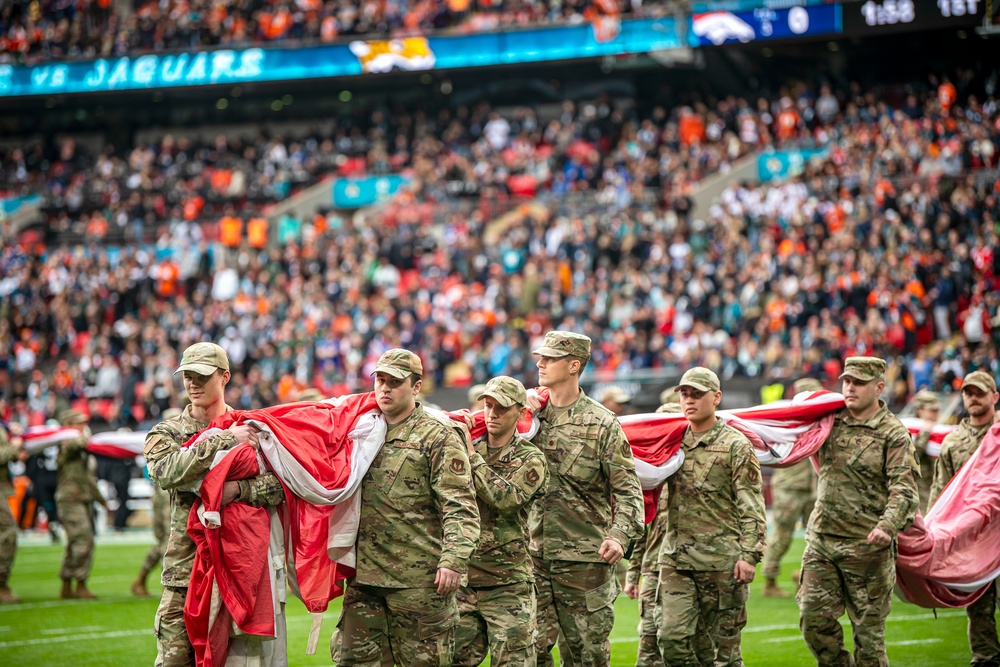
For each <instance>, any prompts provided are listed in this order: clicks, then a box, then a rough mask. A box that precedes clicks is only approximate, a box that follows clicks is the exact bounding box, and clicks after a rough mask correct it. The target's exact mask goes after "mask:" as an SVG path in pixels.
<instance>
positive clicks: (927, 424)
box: [913, 389, 941, 514]
mask: <svg viewBox="0 0 1000 667" xmlns="http://www.w3.org/2000/svg"><path fill="white" fill-rule="evenodd" d="M913 402H914V404H915V405H916V407H917V418H919V419H923V420H924V424H923V426H922V427H921V428H920V433H918V434H917V435H916V436H914V438H913V446H914V449H915V450H916V457H917V464H918V465H919V466H920V480H919V481H918V482H917V491H918V492H919V494H920V506H919V507H918V509H919V510H920V511H921V512H923V513H924V514H926V513H927V510H929V509H930V508H931V505H930V497H931V485H932V484H933V483H934V463H935V462H936V461H937V459H935V458H934V457H932V456H931V455H930V454H928V453H927V445H928V444H929V443H930V441H931V429H932V428H934V425H935V424H936V423H937V420H938V413H939V412H940V411H941V401H940V400H939V399H938V397H937V394H935V393H934V392H933V391H928V390H926V389H921V390H920V391H918V392H917V395H916V396H914V397H913Z"/></svg>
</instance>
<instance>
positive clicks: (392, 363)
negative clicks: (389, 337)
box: [372, 347, 424, 378]
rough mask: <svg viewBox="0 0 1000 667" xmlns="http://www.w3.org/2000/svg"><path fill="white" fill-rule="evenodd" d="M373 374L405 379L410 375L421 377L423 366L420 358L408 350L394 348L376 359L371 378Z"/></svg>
mask: <svg viewBox="0 0 1000 667" xmlns="http://www.w3.org/2000/svg"><path fill="white" fill-rule="evenodd" d="M375 373H385V374H387V375H391V376H392V377H394V378H405V377H409V376H410V374H411V373H415V374H416V375H423V374H424V366H423V364H421V363H420V357H418V356H417V355H415V354H413V353H412V352H410V351H409V350H404V349H402V348H399V347H394V348H393V349H391V350H386V351H385V352H383V353H382V356H381V357H379V358H378V363H377V364H375V370H374V371H372V376H374V375H375Z"/></svg>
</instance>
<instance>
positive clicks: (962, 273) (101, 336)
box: [0, 87, 1000, 425]
mask: <svg viewBox="0 0 1000 667" xmlns="http://www.w3.org/2000/svg"><path fill="white" fill-rule="evenodd" d="M946 107H947V108H946ZM390 117H393V116H392V115H391V114H384V113H382V112H377V111H376V112H373V113H372V114H371V115H370V117H369V121H370V122H369V124H368V126H367V127H366V128H365V130H364V131H362V130H361V129H360V128H358V129H356V130H355V129H352V130H349V131H342V130H338V131H337V134H336V136H331V137H315V138H313V139H311V140H305V141H302V142H288V143H287V144H286V142H283V141H282V140H280V139H277V138H268V137H263V138H261V139H260V140H259V141H258V142H252V143H249V144H246V145H244V144H238V143H235V142H232V143H230V142H227V141H226V140H224V139H221V138H220V139H217V140H216V142H215V144H214V145H211V146H200V147H196V146H195V145H194V144H193V143H188V142H187V141H186V140H185V139H184V138H178V139H174V138H172V137H164V139H163V140H162V141H161V142H160V144H159V146H157V147H152V146H146V145H139V146H136V147H134V148H132V149H131V150H129V151H128V152H127V153H126V154H125V156H124V157H122V158H118V157H115V156H114V155H113V154H112V151H110V150H109V152H108V153H109V154H105V155H101V156H98V157H97V158H96V160H94V159H91V158H89V157H85V156H82V155H79V154H76V153H74V152H73V150H72V146H69V147H67V145H66V144H65V143H64V144H63V146H61V147H60V158H66V156H67V155H68V156H69V157H68V158H67V159H61V160H46V159H45V156H44V155H43V154H42V152H41V151H39V152H37V156H38V159H37V160H36V161H35V162H33V163H32V166H31V167H30V168H29V167H28V166H24V168H20V167H18V165H17V163H16V161H13V160H8V159H5V160H4V161H3V164H4V166H5V167H8V168H5V170H4V174H3V180H4V183H5V185H8V186H9V185H10V184H11V183H12V179H13V180H14V181H17V179H21V182H22V183H23V184H30V185H31V186H32V187H38V186H40V185H42V184H45V185H46V186H49V187H51V190H52V192H53V193H54V194H53V195H52V196H53V197H63V198H64V199H63V200H62V201H68V200H67V199H65V198H66V197H67V196H68V193H69V192H70V190H72V186H69V187H62V188H60V183H63V182H65V183H69V184H71V183H73V182H77V183H79V186H80V187H81V188H82V187H84V186H86V187H89V188H90V193H88V194H97V195H100V196H101V197H103V198H99V199H98V202H99V204H100V206H101V208H95V207H91V209H90V211H89V212H81V213H79V214H76V213H74V212H73V210H72V207H70V211H69V212H68V213H64V216H65V217H64V218H63V221H62V223H61V224H63V225H67V226H69V228H71V229H77V230H80V229H82V230H84V231H85V233H88V232H87V231H86V230H89V229H91V228H92V227H93V225H92V224H87V221H90V222H91V223H92V222H93V220H94V218H95V217H96V216H100V217H101V218H102V219H104V220H105V224H106V222H107V220H114V221H117V224H119V225H126V226H127V227H129V228H131V227H132V226H133V225H134V226H135V228H136V229H138V230H140V233H143V232H142V231H141V230H146V229H155V230H157V231H156V238H155V240H154V242H153V243H148V242H147V243H140V242H139V239H138V236H136V237H135V238H133V239H132V240H131V242H129V243H126V244H124V245H123V246H121V247H117V246H115V247H111V246H108V245H103V244H101V243H100V242H99V241H100V239H101V236H100V234H96V233H95V234H89V238H87V241H88V242H87V243H86V244H84V245H78V246H58V245H55V246H52V247H48V248H44V249H43V250H44V251H43V252H41V253H36V248H35V247H33V246H32V247H26V246H20V245H18V244H17V243H14V242H13V241H14V239H13V238H11V237H10V236H9V234H10V232H9V230H6V231H5V235H7V236H5V239H4V240H5V242H4V244H3V251H2V254H0V273H2V275H3V276H4V279H3V281H2V282H0V295H2V299H3V300H2V307H3V313H2V315H3V317H2V319H0V372H2V373H3V374H4V375H5V380H6V379H8V378H12V379H13V384H12V385H11V384H8V386H12V387H13V392H12V393H10V394H8V395H5V396H4V397H3V400H4V405H3V406H0V407H2V411H0V416H2V417H3V418H4V419H13V420H15V421H22V422H24V423H28V422H31V423H38V422H40V421H43V420H44V419H45V418H46V417H51V416H53V415H55V414H56V413H57V411H58V410H59V409H60V408H62V407H66V406H67V405H68V404H72V403H74V401H78V400H81V399H86V400H88V401H91V402H92V403H93V405H92V406H91V408H92V409H96V411H97V412H98V413H99V414H101V415H102V417H103V418H105V419H107V420H108V421H109V422H110V423H111V424H112V425H133V424H135V423H137V422H143V421H146V420H150V419H153V420H155V419H156V418H157V417H158V415H159V414H160V413H162V411H163V410H166V409H167V408H168V407H169V406H171V405H176V399H177V395H178V392H179V391H180V387H179V385H178V384H177V383H176V380H175V379H174V378H172V377H171V375H170V372H169V369H171V368H174V367H175V366H176V362H177V359H176V355H177V352H176V351H177V350H181V349H184V347H185V346H187V345H189V344H191V343H193V342H196V341H198V340H203V339H212V340H218V341H220V343H221V344H222V346H223V347H224V348H226V349H227V351H228V352H229V354H230V357H231V358H232V360H233V362H234V366H235V374H236V379H237V380H238V381H236V382H233V383H231V385H230V387H232V388H233V389H231V390H230V391H231V393H232V395H231V396H230V397H229V400H230V404H231V405H234V406H236V407H241V408H250V407H257V406H261V405H268V404H272V403H275V402H277V401H284V400H289V399H290V398H292V397H294V395H295V394H296V392H297V391H300V390H302V389H303V388H305V387H315V388H317V389H319V390H320V391H321V392H323V393H326V394H328V395H330V394H334V393H340V392H345V391H354V390H358V389H360V388H362V387H363V386H366V385H367V379H366V378H367V377H368V374H369V372H370V371H371V367H372V364H373V363H374V361H375V360H376V359H377V358H378V357H379V355H380V354H381V353H382V352H384V351H385V350H386V349H389V348H390V347H392V346H393V345H395V344H399V343H402V344H404V345H405V346H407V347H408V348H409V349H413V350H415V351H417V352H419V354H420V355H421V357H422V358H423V360H424V363H425V368H426V378H427V384H428V385H430V387H428V388H431V387H433V386H435V385H441V384H450V385H458V386H461V385H463V384H465V383H471V382H478V381H482V380H483V379H486V378H488V377H493V376H496V375H499V374H508V375H512V376H515V377H519V378H522V379H524V380H525V381H526V383H528V384H529V385H530V384H531V383H533V382H534V380H535V377H534V373H535V369H534V367H533V365H532V362H531V356H530V350H531V349H532V348H533V346H535V345H536V343H537V341H538V339H539V337H540V336H541V335H542V334H543V333H544V332H545V331H546V330H547V329H549V328H566V329H569V330H576V331H580V332H582V333H585V334H587V335H589V336H590V337H591V338H592V339H593V340H594V352H593V359H592V360H591V365H592V367H593V368H596V369H601V370H610V371H619V372H623V373H624V372H627V371H628V370H630V369H635V368H659V367H688V366H692V365H703V366H706V367H709V368H712V369H713V370H716V371H718V372H719V374H720V375H721V376H722V377H725V378H728V377H732V376H734V375H743V376H750V377H762V378H768V379H774V380H775V381H781V380H784V379H794V377H796V376H798V375H801V374H810V375H814V376H816V377H819V378H820V379H823V380H826V381H831V380H833V379H834V378H836V377H837V375H838V374H839V372H840V368H839V360H841V359H843V358H844V357H845V356H848V355H851V354H862V355H863V354H877V355H883V356H884V357H886V358H889V359H890V360H895V361H896V362H897V363H890V367H889V374H888V377H889V380H890V382H889V385H888V386H889V387H890V390H891V394H892V396H893V397H894V398H896V399H898V400H902V399H905V397H906V396H907V395H909V394H911V393H912V392H915V391H916V390H918V389H920V388H921V387H925V386H929V387H933V388H936V389H947V388H950V387H951V386H952V384H953V382H954V381H955V379H956V378H960V377H962V376H963V375H964V374H965V373H967V372H969V371H971V370H976V369H985V370H988V371H990V372H992V373H994V374H997V373H998V372H1000V359H998V354H997V350H998V343H1000V327H998V325H1000V319H998V317H1000V297H998V293H997V289H996V288H997V284H996V279H997V276H998V275H1000V257H997V256H996V254H995V253H994V248H995V247H996V246H997V229H996V223H997V220H998V216H1000V202H998V189H1000V185H998V183H1000V181H998V180H997V177H996V172H995V171H990V169H995V167H996V156H995V153H994V146H996V143H997V140H998V132H1000V126H998V110H997V105H996V99H995V98H994V97H987V98H985V99H984V100H983V101H982V102H980V101H978V100H977V99H976V98H975V97H974V96H971V95H970V96H968V97H963V99H962V102H961V103H960V104H959V103H955V104H950V103H949V104H947V105H946V106H942V102H941V100H939V99H938V97H937V96H936V95H934V94H933V91H932V93H930V94H927V95H924V96H918V95H917V94H916V93H914V94H912V95H909V96H906V97H905V98H901V99H900V100H899V103H898V104H897V105H890V103H889V101H888V100H887V99H885V98H880V97H878V96H877V95H876V94H875V93H874V92H864V91H859V90H852V91H849V92H847V93H846V94H843V95H833V94H832V93H831V91H829V89H827V88H825V87H824V88H823V89H821V90H820V92H819V94H817V95H811V94H810V92H809V90H808V89H807V88H805V87H800V88H794V89H789V90H787V91H783V94H782V95H780V96H778V97H777V98H776V99H774V100H771V101H765V100H762V101H761V102H759V103H757V104H753V105H751V104H749V103H747V102H744V101H742V100H735V99H725V100H721V101H719V102H717V103H715V104H713V105H712V106H708V105H703V104H695V105H691V106H687V107H678V108H676V109H674V110H672V111H667V110H665V109H663V108H655V109H653V110H652V111H651V112H650V113H649V114H647V115H645V116H644V115H641V114H638V113H637V112H635V111H633V110H629V109H619V108H615V107H613V106H612V105H610V104H609V103H605V102H604V101H602V100H598V101H596V102H595V103H593V104H580V105H574V104H573V103H566V104H565V105H564V107H563V114H562V116H561V117H559V118H555V119H552V120H550V121H547V122H546V121H543V120H542V119H539V118H538V117H537V115H536V114H535V112H534V111H533V110H532V109H518V110H517V111H516V112H514V113H513V114H512V115H511V117H510V118H503V117H501V116H500V114H499V113H497V112H496V111H493V110H491V109H489V108H488V107H486V106H485V105H484V106H481V107H477V108H476V109H474V110H471V111H469V112H464V111H458V112H456V113H455V114H454V115H448V114H446V113H445V112H442V113H441V115H439V116H438V117H436V118H420V117H417V118H411V119H407V118H405V117H403V118H395V119H394V120H393V121H390V120H388V119H389V118H390ZM390 122H394V123H399V126H398V127H390V125H389V124H390ZM802 141H806V142H811V143H815V144H818V145H827V144H829V145H830V147H831V148H830V150H829V152H828V154H827V155H826V157H824V158H822V159H819V160H817V161H814V162H812V163H810V164H808V165H806V168H805V171H804V173H803V174H801V175H800V176H798V177H796V178H793V179H791V180H789V181H787V182H785V183H783V184H780V185H769V184H763V185H759V186H752V185H749V184H744V183H733V184H732V185H731V186H730V187H729V188H728V189H727V190H726V191H725V192H724V194H723V196H722V198H721V200H720V201H719V203H718V204H717V205H716V206H714V207H713V208H712V209H711V210H710V211H706V212H704V213H703V214H701V216H700V217H694V216H691V215H690V212H689V207H690V198H689V194H690V190H691V187H692V185H693V184H694V183H696V182H697V181H698V180H700V179H701V178H703V177H704V176H706V175H709V174H711V173H716V172H719V171H722V172H723V173H724V172H725V170H726V169H728V166H729V164H730V163H731V161H732V160H734V159H735V158H737V157H738V156H740V155H741V154H743V153H745V152H747V151H749V150H751V149H754V148H759V147H761V146H766V145H772V146H779V147H781V146H786V145H793V144H795V143H801V142H802ZM390 146H392V147H394V148H388V147H390ZM336 155H341V156H345V157H346V158H347V159H354V158H359V159H360V160H361V163H359V164H358V169H359V172H364V173H384V172H387V171H397V170H409V172H410V173H412V174H413V175H414V177H415V181H414V182H415V183H416V186H415V187H414V189H413V190H412V191H411V192H407V193H404V194H403V195H401V198H402V199H401V200H400V201H399V202H397V203H396V205H394V206H390V207H388V208H387V209H386V210H385V211H383V213H382V214H381V216H380V217H379V218H378V219H377V222H378V223H379V224H362V223H361V222H360V221H359V220H358V219H351V218H346V217H342V216H341V215H340V214H338V213H337V212H332V213H330V214H328V215H323V214H317V215H316V216H314V217H312V218H306V217H304V216H303V217H298V216H295V215H293V214H289V215H286V216H285V217H284V219H282V220H281V221H279V224H278V227H279V230H278V231H279V237H280V243H278V244H275V245H272V246H271V247H269V248H264V247H259V248H258V247H252V246H251V245H250V244H248V243H247V242H246V241H245V240H242V239H237V241H236V242H235V243H230V244H229V246H231V247H227V245H226V244H224V243H220V242H219V238H218V226H216V225H203V224H200V223H199V222H198V221H199V220H200V219H201V218H200V215H199V213H198V211H197V210H189V209H191V206H190V202H189V201H188V199H197V198H198V197H201V195H202V193H207V190H208V189H210V188H211V183H213V181H215V178H214V175H213V174H212V173H210V172H211V171H212V169H213V168H215V167H217V166H218V165H220V164H230V165H233V164H236V163H237V162H239V163H240V164H242V165H243V168H245V169H246V170H247V171H246V172H245V173H244V174H243V175H242V176H240V177H235V176H234V175H233V174H235V172H236V171H238V169H236V168H234V169H233V171H232V172H231V173H230V174H229V177H228V180H229V183H230V186H231V185H232V183H233V182H236V181H242V182H243V183H244V184H245V187H246V188H247V189H250V188H259V187H261V186H260V184H262V183H264V184H266V183H268V182H274V180H275V179H276V178H277V177H276V176H275V175H276V174H278V173H295V172H296V170H297V169H298V168H299V167H301V168H302V169H303V170H304V171H303V173H304V174H306V176H305V178H309V177H312V176H313V175H315V173H317V171H318V170H319V167H317V165H318V164H320V163H323V164H326V165H328V166H330V167H336V165H337V164H338V163H340V164H343V161H344V160H343V159H339V160H338V159H337V158H336ZM74 156H76V157H74ZM22 157H23V154H22ZM956 164H958V165H960V166H961V167H962V168H964V169H965V170H967V171H968V175H966V176H962V177H960V178H956V177H954V173H955V171H954V169H955V166H954V165H956ZM10 165H13V168H9V167H10ZM307 165H308V166H307ZM512 172H516V173H517V174H518V175H531V176H533V177H534V179H535V182H536V183H537V184H538V188H537V190H533V191H525V192H523V193H521V194H534V195H536V196H538V199H537V201H536V203H531V204H523V205H512V206H510V207H509V208H510V211H509V212H508V213H507V214H506V215H503V216H500V217H497V218H493V217H492V216H490V215H487V214H486V213H485V212H484V210H483V209H482V208H473V209H472V210H471V211H467V214H466V213H458V212H456V211H458V210H459V209H455V208H450V207H451V205H452V203H453V200H454V197H450V196H449V183H456V182H458V183H470V182H479V183H480V184H483V191H482V192H480V193H479V194H480V196H481V198H482V200H487V199H489V198H490V197H492V198H493V199H496V198H498V197H499V198H503V197H508V198H511V199H510V201H516V200H515V199H513V198H512V195H515V194H517V193H516V192H512V191H511V189H510V187H509V183H510V177H511V174H512ZM269 175H270V176H271V181H269V180H268V176H269ZM60 179H61V180H60ZM220 182H221V181H220ZM147 187H148V188H149V189H148V190H146V189H145V188H147ZM491 188H492V189H491ZM102 193H103V194H102ZM174 195H176V197H177V198H176V199H174V198H173V197H174ZM272 196H273V197H274V198H275V199H278V198H280V195H279V194H278V193H272ZM186 198H187V199H186ZM203 199H205V200H210V199H211V197H203ZM428 202H437V204H435V205H431V204H429V203H428ZM539 202H541V203H543V204H544V205H539V204H538V203H539ZM80 210H81V211H83V210H84V207H83V206H82V205H81V207H80ZM462 210H463V211H464V210H465V209H462ZM223 211H225V212H226V214H227V215H231V216H232V215H236V216H238V215H239V214H240V211H237V210H236V209H235V208H234V205H233V203H232V201H228V202H225V203H224V204H223ZM241 211H242V209H241ZM442 211H443V213H442ZM449 212H450V213H449ZM146 219H148V222H150V223H151V224H150V225H143V224H142V221H143V220H146ZM248 231H249V230H248ZM151 240H152V239H151ZM904 360H905V361H906V362H907V363H898V362H902V361H904ZM5 384H7V383H6V382H5ZM235 388H238V389H235ZM117 406H122V407H121V409H120V410H119V409H118V407H117Z"/></svg>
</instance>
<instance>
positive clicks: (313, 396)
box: [295, 387, 326, 403]
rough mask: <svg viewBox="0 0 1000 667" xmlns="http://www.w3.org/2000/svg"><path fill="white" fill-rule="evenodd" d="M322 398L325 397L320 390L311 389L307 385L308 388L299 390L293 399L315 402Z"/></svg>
mask: <svg viewBox="0 0 1000 667" xmlns="http://www.w3.org/2000/svg"><path fill="white" fill-rule="evenodd" d="M324 398H326V397H325V396H324V395H323V392H321V391H320V390H319V389H313V388H312V387H309V388H308V389H303V390H302V391H300V392H299V393H298V395H297V396H296V397H295V400H296V401H299V402H303V401H312V402H314V403H315V402H317V401H322V400H323V399H324Z"/></svg>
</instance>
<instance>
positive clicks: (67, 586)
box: [59, 579, 76, 600]
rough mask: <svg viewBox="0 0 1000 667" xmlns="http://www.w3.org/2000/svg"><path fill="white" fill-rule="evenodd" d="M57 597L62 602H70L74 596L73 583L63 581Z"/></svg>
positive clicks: (66, 580) (68, 580)
mask: <svg viewBox="0 0 1000 667" xmlns="http://www.w3.org/2000/svg"><path fill="white" fill-rule="evenodd" d="M59 597H61V598H62V599H63V600H72V599H74V598H75V597H76V596H75V595H73V582H72V580H70V579H63V585H62V591H61V592H60V593H59Z"/></svg>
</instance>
